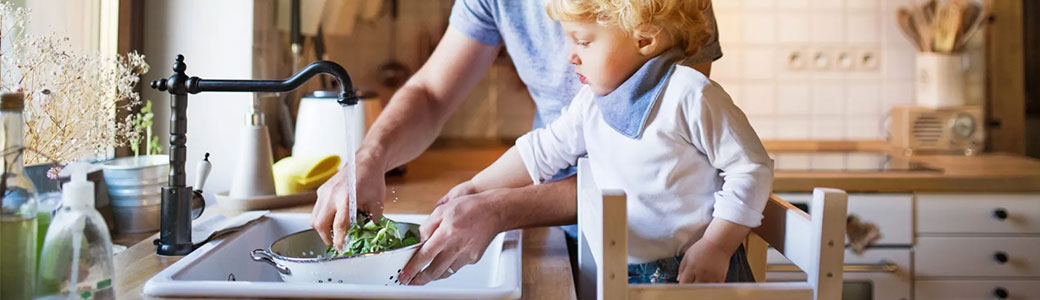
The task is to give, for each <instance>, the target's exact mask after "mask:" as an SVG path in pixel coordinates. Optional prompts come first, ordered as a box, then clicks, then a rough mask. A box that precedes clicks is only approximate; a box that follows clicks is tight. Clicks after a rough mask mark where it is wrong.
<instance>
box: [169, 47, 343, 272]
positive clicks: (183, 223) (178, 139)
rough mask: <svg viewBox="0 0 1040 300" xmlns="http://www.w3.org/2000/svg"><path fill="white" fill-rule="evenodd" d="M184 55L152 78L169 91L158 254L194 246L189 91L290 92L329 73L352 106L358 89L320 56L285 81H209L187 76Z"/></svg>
mask: <svg viewBox="0 0 1040 300" xmlns="http://www.w3.org/2000/svg"><path fill="white" fill-rule="evenodd" d="M185 69H187V65H185V64H184V56H183V55H177V61H176V62H174V63H173V72H174V73H173V75H170V78H163V79H159V80H155V81H152V88H153V89H157V90H159V91H165V92H169V93H170V181H169V183H167V185H166V186H164V187H163V188H162V219H161V223H160V227H159V239H158V240H156V241H155V244H156V245H157V246H159V247H158V249H157V250H156V252H157V253H158V254H159V255H186V254H188V253H191V251H192V250H195V245H193V244H192V243H191V198H192V188H191V187H190V186H187V185H186V184H185V174H184V163H185V161H186V156H187V149H186V148H185V146H184V143H185V142H186V140H187V137H186V136H185V133H187V129H188V119H187V106H188V94H198V93H200V92H289V91H292V90H295V89H296V88H298V87H300V86H301V85H303V83H304V82H306V81H307V80H308V79H310V78H311V77H314V76H316V75H319V74H328V75H331V76H332V77H333V78H335V79H336V81H337V83H339V99H338V101H337V102H339V104H340V105H344V106H347V105H356V104H357V103H358V100H359V98H358V96H357V93H356V92H355V91H354V85H353V83H352V82H351V81H350V75H349V74H347V71H346V70H344V69H343V67H341V66H340V65H338V64H336V63H334V62H331V61H319V62H314V63H311V64H310V65H307V66H306V67H304V68H303V69H302V70H300V71H299V72H296V74H293V75H292V76H291V77H289V78H287V79H285V80H212V79H201V78H198V77H188V75H185V74H184V70H185Z"/></svg>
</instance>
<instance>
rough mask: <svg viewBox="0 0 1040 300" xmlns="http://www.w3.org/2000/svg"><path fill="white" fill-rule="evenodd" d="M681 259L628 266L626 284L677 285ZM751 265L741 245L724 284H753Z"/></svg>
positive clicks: (730, 264)
mask: <svg viewBox="0 0 1040 300" xmlns="http://www.w3.org/2000/svg"><path fill="white" fill-rule="evenodd" d="M682 259H683V257H682V256H681V255H680V256H677V257H669V258H665V259H661V260H658V261H653V262H648V263H641V264H629V265H628V283H678V280H679V264H680V263H681V262H682ZM754 281H755V276H754V275H753V274H751V265H749V264H748V261H747V253H746V252H745V251H744V246H743V245H741V246H740V247H738V248H737V251H735V252H733V256H731V257H730V258H729V271H727V272H726V282H754Z"/></svg>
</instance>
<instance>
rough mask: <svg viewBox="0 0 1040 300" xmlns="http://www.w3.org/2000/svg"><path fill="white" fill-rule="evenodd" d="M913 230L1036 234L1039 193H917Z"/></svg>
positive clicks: (1039, 223) (1038, 230)
mask: <svg viewBox="0 0 1040 300" xmlns="http://www.w3.org/2000/svg"><path fill="white" fill-rule="evenodd" d="M917 232H918V233H919V234H929V233H996V234H1005V233H1007V234H1011V233H1022V234H1040V195H1036V194H1032V195H1031V194H1007V195H1001V194H957V195H953V194H919V195H917Z"/></svg>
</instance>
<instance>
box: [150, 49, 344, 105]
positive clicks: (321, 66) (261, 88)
mask: <svg viewBox="0 0 1040 300" xmlns="http://www.w3.org/2000/svg"><path fill="white" fill-rule="evenodd" d="M183 63H184V59H183V56H180V55H178V56H177V62H175V63H174V72H177V73H175V74H174V75H173V76H170V78H163V79H159V80H156V81H153V82H152V88H154V89H157V90H160V91H167V90H169V91H170V93H171V94H198V93H201V92H289V91H292V90H295V89H297V88H299V87H300V86H302V85H303V84H304V83H306V82H307V80H309V79H311V78H313V77H314V76H318V75H320V74H327V75H330V76H332V77H333V78H335V79H336V82H337V83H339V92H340V93H339V99H338V102H339V103H340V104H342V105H355V104H357V103H358V100H359V98H358V96H357V92H355V91H354V84H353V82H351V80H350V74H347V70H345V69H343V67H342V66H340V65H339V64H337V63H334V62H331V61H317V62H313V63H311V64H310V65H307V66H306V67H304V68H303V69H301V70H300V71H298V72H296V74H293V75H292V76H290V77H289V78H286V79H284V80H237V79H202V78H198V77H191V78H187V76H184V75H183V73H182V72H183V70H182V71H177V67H176V66H177V65H178V64H183ZM176 83H182V84H183V85H179V84H176Z"/></svg>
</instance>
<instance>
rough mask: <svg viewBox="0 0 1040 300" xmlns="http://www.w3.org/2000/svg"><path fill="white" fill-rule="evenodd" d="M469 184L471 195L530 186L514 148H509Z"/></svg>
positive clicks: (522, 163)
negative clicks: (470, 185)
mask: <svg viewBox="0 0 1040 300" xmlns="http://www.w3.org/2000/svg"><path fill="white" fill-rule="evenodd" d="M470 184H472V188H473V190H472V192H473V193H480V192H483V191H487V190H492V189H500V188H515V187H522V186H526V185H529V184H531V176H528V175H527V169H526V168H524V161H523V159H521V158H520V153H519V152H517V150H516V147H515V146H514V147H510V148H509V150H508V151H506V153H505V154H502V157H499V158H498V160H496V161H495V162H494V163H492V164H491V165H490V166H488V167H487V168H485V169H484V170H483V171H480V173H477V175H476V176H473V179H470Z"/></svg>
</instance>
